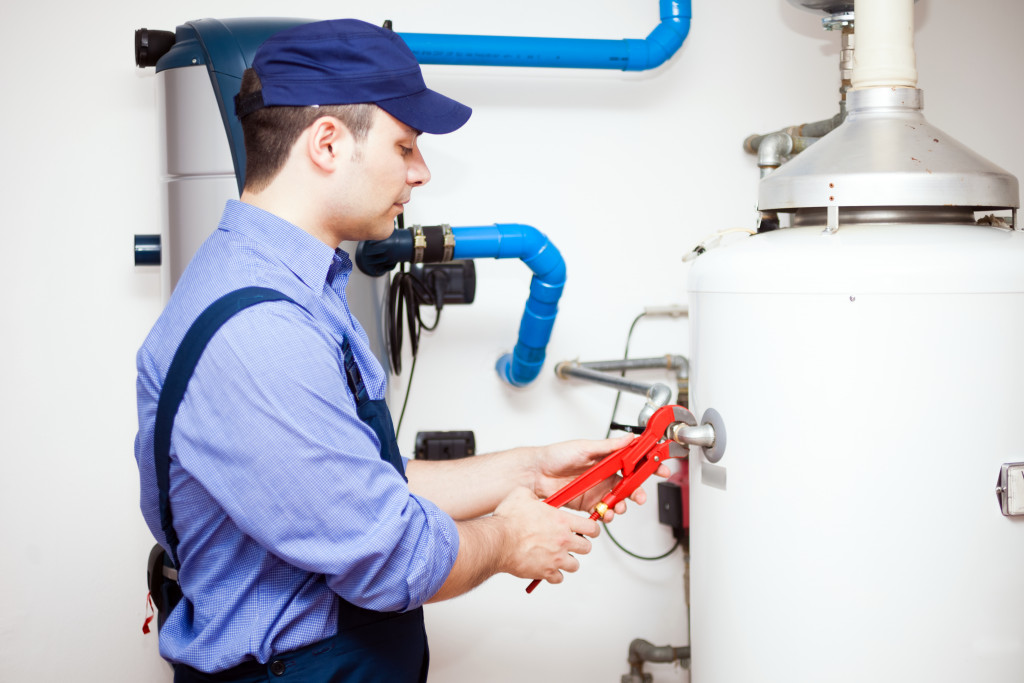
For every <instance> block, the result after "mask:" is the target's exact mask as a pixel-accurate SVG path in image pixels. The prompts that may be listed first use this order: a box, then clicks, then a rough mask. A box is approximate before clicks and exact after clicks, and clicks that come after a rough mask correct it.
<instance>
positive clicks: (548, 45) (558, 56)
mask: <svg viewBox="0 0 1024 683" xmlns="http://www.w3.org/2000/svg"><path fill="white" fill-rule="evenodd" d="M659 5H660V8H661V23H660V24H658V25H657V26H655V27H654V30H653V31H651V33H650V34H649V35H648V36H647V38H645V39H643V40H639V39H634V38H626V39H623V40H592V39H581V38H521V37H506V36H472V35H454V34H444V33H436V34H435V33H399V35H401V36H402V39H403V40H405V42H406V44H407V45H408V46H409V49H411V50H412V52H413V54H414V55H416V59H417V60H419V62H420V63H421V64H465V65H469V66H533V67H559V68H567V69H619V70H622V71H645V70H647V69H653V68H655V67H657V66H660V65H661V64H663V63H664V62H665V61H666V60H667V59H668V58H669V57H671V56H672V55H674V54H675V53H676V51H677V50H678V49H679V48H680V47H681V46H682V44H683V41H684V40H686V36H687V34H688V33H689V32H690V18H691V8H690V0H659Z"/></svg>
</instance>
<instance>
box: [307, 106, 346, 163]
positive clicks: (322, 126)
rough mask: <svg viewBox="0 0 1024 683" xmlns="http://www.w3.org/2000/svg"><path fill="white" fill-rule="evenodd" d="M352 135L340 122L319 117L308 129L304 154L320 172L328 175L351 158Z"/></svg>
mask: <svg viewBox="0 0 1024 683" xmlns="http://www.w3.org/2000/svg"><path fill="white" fill-rule="evenodd" d="M351 147H352V134H351V133H350V132H349V130H348V128H346V127H345V124H343V123H342V122H341V121H340V120H338V119H336V118H334V117H333V116H321V117H320V118H318V119H317V120H316V121H314V122H313V124H312V125H311V126H310V128H309V136H308V137H307V138H306V152H307V153H308V154H309V159H310V161H312V162H313V165H315V166H316V167H317V168H319V169H320V170H322V171H324V172H326V173H330V172H331V171H333V170H334V169H335V168H337V166H338V165H339V164H340V163H341V162H342V161H343V160H347V159H349V158H351V156H352V149H351Z"/></svg>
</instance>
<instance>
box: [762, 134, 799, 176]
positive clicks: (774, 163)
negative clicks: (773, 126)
mask: <svg viewBox="0 0 1024 683" xmlns="http://www.w3.org/2000/svg"><path fill="white" fill-rule="evenodd" d="M792 153H793V138H792V136H790V135H789V134H788V133H772V134H770V135H766V136H764V138H763V139H762V140H761V144H760V145H759V146H758V148H757V167H758V168H760V169H761V177H762V178H763V177H765V176H766V175H768V174H769V173H771V172H772V171H774V170H775V169H777V168H778V167H779V166H781V165H782V162H783V161H785V160H786V157H788V156H789V155H790V154H792Z"/></svg>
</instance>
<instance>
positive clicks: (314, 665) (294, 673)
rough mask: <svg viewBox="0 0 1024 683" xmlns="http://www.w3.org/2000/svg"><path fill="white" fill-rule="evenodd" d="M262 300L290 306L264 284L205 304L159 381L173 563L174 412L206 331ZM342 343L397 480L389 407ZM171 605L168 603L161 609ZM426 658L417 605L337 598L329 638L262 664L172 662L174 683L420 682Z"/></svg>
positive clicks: (359, 400) (160, 479)
mask: <svg viewBox="0 0 1024 683" xmlns="http://www.w3.org/2000/svg"><path fill="white" fill-rule="evenodd" d="M264 301H290V302H292V303H296V302H295V301H294V300H292V299H291V298H289V297H288V296H286V295H285V294H282V293H281V292H278V291H276V290H273V289H267V288H264V287H246V288H243V289H239V290H236V291H234V292H231V293H229V294H226V295H225V296H223V297H221V298H220V299H218V300H217V301H215V302H213V303H212V304H210V306H209V307H208V308H207V309H206V310H205V311H203V313H202V314H201V315H200V316H199V317H198V318H197V319H196V321H195V322H194V323H193V324H192V327H190V328H189V330H188V332H187V333H186V335H185V338H184V340H182V342H181V346H179V347H178V350H177V352H175V354H174V359H173V360H172V361H171V367H170V369H169V370H168V372H167V378H166V379H165V380H164V386H163V389H162V390H161V392H160V401H159V403H158V404H157V417H156V431H155V434H154V437H155V443H154V457H155V461H156V476H157V485H158V486H159V489H160V523H161V527H162V528H163V531H164V534H165V535H166V537H167V542H168V544H169V545H170V557H171V560H172V562H173V564H174V566H175V567H177V566H178V536H177V534H176V533H175V531H174V526H173V520H172V516H171V504H170V470H171V460H170V449H171V429H172V428H173V426H174V416H175V414H176V413H177V412H178V406H179V405H180V404H181V400H182V398H183V397H184V395H185V389H186V388H187V387H188V382H189V380H190V379H191V377H192V372H193V371H194V370H195V367H196V364H197V363H198V362H199V358H200V356H202V354H203V350H204V349H205V348H206V345H207V343H208V342H209V341H210V339H211V338H212V337H213V335H214V334H215V333H216V332H217V330H218V329H220V327H221V325H223V324H224V323H225V322H227V320H228V319H229V318H231V316H233V315H234V314H235V313H237V312H239V311H241V310H243V309H245V308H248V307H249V306H252V305H255V304H258V303H262V302H264ZM296 305H299V304H296ZM341 346H342V351H343V352H344V356H345V374H346V376H347V380H348V385H349V389H351V390H352V395H353V396H355V399H356V411H357V413H358V415H359V418H360V419H361V420H362V421H363V422H365V423H366V424H367V425H369V426H370V428H371V429H373V431H374V433H375V434H376V435H377V438H378V439H379V440H380V444H381V448H380V457H381V459H382V460H386V461H388V462H390V463H391V464H392V465H394V467H395V469H397V470H398V472H399V473H400V474H401V475H402V476H403V477H404V476H405V472H404V468H403V466H402V458H401V455H400V454H399V452H398V443H397V442H396V441H395V429H394V426H393V424H392V422H391V412H390V411H389V410H388V407H387V405H386V404H385V403H384V401H383V400H376V401H374V400H370V397H369V394H368V393H367V391H366V387H365V385H364V384H363V378H362V375H361V374H360V372H359V367H358V366H357V365H356V362H355V358H354V356H353V354H352V349H351V348H350V347H349V344H348V340H347V339H345V340H343V341H342V345H341ZM172 608H173V607H172V606H170V605H169V606H167V609H172ZM428 661H429V653H428V650H427V635H426V631H425V630H424V627H423V609H422V608H419V609H415V610H412V611H410V612H403V613H398V612H373V611H371V610H366V609H363V608H361V607H356V606H355V605H353V604H351V603H349V602H346V601H345V600H343V599H341V598H338V634H337V635H336V636H334V637H331V638H327V639H325V640H322V641H319V642H317V643H313V644H312V645H307V646H306V647H303V648H299V649H297V650H293V651H291V652H285V653H282V654H280V655H275V656H274V657H273V658H272V659H271V660H270V661H269V662H267V663H266V664H260V663H259V662H256V661H250V662H245V663H242V664H240V665H238V666H236V667H234V668H232V669H228V670H227V671H222V672H219V673H216V674H205V673H202V672H200V671H197V670H196V669H193V668H192V667H189V666H186V665H183V664H176V665H175V667H174V681H175V683H193V682H197V683H198V682H207V681H236V682H238V683H257V682H260V681H268V682H269V681H278V680H281V681H291V682H294V683H300V682H301V683H307V682H309V683H313V682H315V683H328V682H330V683H342V682H344V683H356V682H358V683H370V682H377V681H388V682H389V683H390V682H392V681H393V682H395V683H406V682H409V683H412V682H414V681H418V682H420V683H422V682H423V681H426V679H427V664H428Z"/></svg>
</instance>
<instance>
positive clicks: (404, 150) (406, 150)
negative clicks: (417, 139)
mask: <svg viewBox="0 0 1024 683" xmlns="http://www.w3.org/2000/svg"><path fill="white" fill-rule="evenodd" d="M398 148H399V149H401V150H402V156H403V157H407V156H409V155H410V154H412V147H406V146H405V145H399V146H398Z"/></svg>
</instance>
